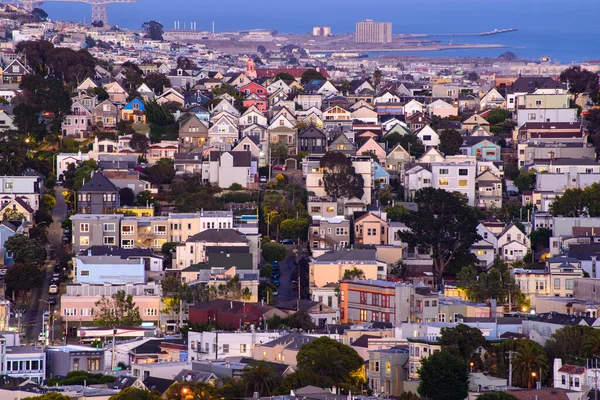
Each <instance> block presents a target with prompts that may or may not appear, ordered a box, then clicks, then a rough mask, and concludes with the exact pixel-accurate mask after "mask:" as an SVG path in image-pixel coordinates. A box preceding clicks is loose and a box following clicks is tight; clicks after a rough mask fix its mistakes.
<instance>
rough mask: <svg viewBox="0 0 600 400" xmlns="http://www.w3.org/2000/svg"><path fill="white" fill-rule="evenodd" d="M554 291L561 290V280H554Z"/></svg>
mask: <svg viewBox="0 0 600 400" xmlns="http://www.w3.org/2000/svg"><path fill="white" fill-rule="evenodd" d="M554 289H560V278H554Z"/></svg>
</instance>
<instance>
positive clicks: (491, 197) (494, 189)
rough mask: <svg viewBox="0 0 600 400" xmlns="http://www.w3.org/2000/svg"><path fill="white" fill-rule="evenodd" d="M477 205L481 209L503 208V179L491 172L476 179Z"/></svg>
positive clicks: (486, 172) (483, 173) (484, 173)
mask: <svg viewBox="0 0 600 400" xmlns="http://www.w3.org/2000/svg"><path fill="white" fill-rule="evenodd" d="M475 189H476V193H475V195H476V205H477V207H479V208H484V209H489V208H496V209H500V208H502V178H500V177H498V176H496V175H494V174H493V173H492V172H490V171H485V172H482V173H481V174H479V175H477V176H476V177H475Z"/></svg>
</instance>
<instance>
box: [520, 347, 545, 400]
mask: <svg viewBox="0 0 600 400" xmlns="http://www.w3.org/2000/svg"><path fill="white" fill-rule="evenodd" d="M548 370H549V368H548V362H547V358H546V352H545V351H544V348H543V347H542V346H541V345H540V344H538V343H536V342H534V341H533V340H529V339H519V340H517V352H516V354H515V358H514V359H513V384H514V385H516V386H518V387H523V388H525V387H526V388H528V389H531V388H533V387H534V386H535V382H537V381H538V380H539V381H540V382H541V381H542V378H543V376H545V375H546V373H547V372H548ZM532 372H535V373H536V375H535V376H534V375H533V374H532ZM542 374H543V375H542Z"/></svg>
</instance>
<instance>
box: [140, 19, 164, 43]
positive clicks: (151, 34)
mask: <svg viewBox="0 0 600 400" xmlns="http://www.w3.org/2000/svg"><path fill="white" fill-rule="evenodd" d="M142 29H143V30H144V32H145V33H146V35H145V36H144V37H147V38H150V39H152V40H163V26H162V24H161V23H160V22H157V21H147V22H144V23H143V24H142Z"/></svg>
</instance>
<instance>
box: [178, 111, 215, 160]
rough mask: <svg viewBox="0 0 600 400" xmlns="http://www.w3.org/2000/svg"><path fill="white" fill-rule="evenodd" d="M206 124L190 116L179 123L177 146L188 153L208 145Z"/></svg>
mask: <svg viewBox="0 0 600 400" xmlns="http://www.w3.org/2000/svg"><path fill="white" fill-rule="evenodd" d="M208 138H209V136H208V122H207V121H206V120H203V119H201V118H200V117H198V115H197V114H192V115H190V116H189V117H188V118H186V119H184V120H183V121H181V122H180V123H179V144H180V146H181V147H182V149H183V150H185V151H189V150H193V149H197V148H203V147H205V146H206V145H207V144H208Z"/></svg>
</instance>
